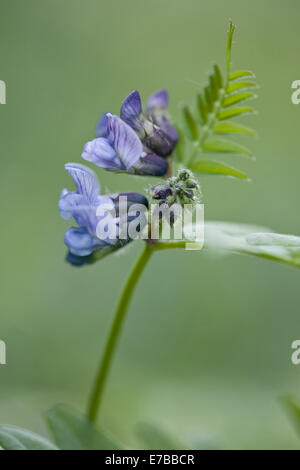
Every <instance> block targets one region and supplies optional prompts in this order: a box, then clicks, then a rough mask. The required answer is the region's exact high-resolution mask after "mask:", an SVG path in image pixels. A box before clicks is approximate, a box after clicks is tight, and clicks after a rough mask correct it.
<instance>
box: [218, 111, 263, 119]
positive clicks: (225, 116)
mask: <svg viewBox="0 0 300 470" xmlns="http://www.w3.org/2000/svg"><path fill="white" fill-rule="evenodd" d="M254 112H255V111H254V109H253V108H231V109H225V110H224V111H221V112H220V113H219V114H218V119H219V121H225V119H230V118H233V117H236V116H240V115H241V114H246V113H247V114H249V113H254Z"/></svg>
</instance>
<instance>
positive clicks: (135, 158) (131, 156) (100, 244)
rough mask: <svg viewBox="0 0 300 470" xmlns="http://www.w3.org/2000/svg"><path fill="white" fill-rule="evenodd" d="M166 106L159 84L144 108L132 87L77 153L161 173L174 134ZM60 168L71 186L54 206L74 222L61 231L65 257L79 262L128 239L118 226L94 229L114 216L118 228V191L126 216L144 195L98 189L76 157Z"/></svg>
mask: <svg viewBox="0 0 300 470" xmlns="http://www.w3.org/2000/svg"><path fill="white" fill-rule="evenodd" d="M167 107H168V93H167V91H166V90H159V91H157V92H156V93H154V94H153V95H151V97H150V98H149V100H148V102H147V107H146V113H145V114H144V113H143V109H142V103H141V97H140V94H139V93H138V92H137V91H133V92H132V93H130V94H129V95H128V96H127V98H125V100H124V101H123V103H122V106H121V111H120V117H118V116H115V115H112V114H110V113H105V114H103V115H102V116H101V118H100V121H99V123H98V125H97V129H96V135H97V137H96V138H95V139H94V140H92V141H90V142H87V143H86V144H85V146H84V149H83V152H82V158H83V159H84V160H86V161H88V162H92V163H94V164H95V165H97V166H99V167H101V168H103V169H105V170H108V171H114V172H126V173H130V174H137V175H152V176H163V175H165V174H166V173H167V171H168V157H169V156H170V155H171V153H172V151H173V149H174V147H175V145H176V143H177V140H178V137H177V133H176V130H175V128H174V127H173V125H172V124H171V122H170V121H169V119H168V117H167ZM65 168H66V170H67V171H68V173H69V174H70V176H71V177H72V179H73V181H74V183H75V186H76V191H68V190H67V189H63V190H62V192H61V196H60V200H59V211H60V214H61V217H62V218H63V219H64V220H71V219H74V220H75V222H76V224H77V225H76V226H72V227H70V228H68V229H67V231H66V232H65V237H64V241H65V244H66V245H67V247H68V249H69V253H68V256H67V260H68V261H69V262H70V263H72V264H74V265H82V264H85V263H86V262H90V260H91V257H92V256H93V254H94V253H99V252H107V251H109V252H110V251H113V250H116V249H118V248H120V247H122V246H124V244H126V243H128V242H129V241H130V237H128V238H127V239H125V240H124V239H122V240H121V239H120V238H119V237H118V230H117V233H116V236H114V237H109V236H108V237H107V238H105V239H104V238H100V237H99V236H98V235H97V227H98V226H99V223H100V222H101V221H103V220H104V219H105V221H106V220H108V221H109V220H111V219H112V218H113V222H114V225H115V226H116V227H117V228H118V229H120V230H121V228H120V220H119V219H120V218H119V199H120V196H126V198H127V208H128V209H127V210H128V213H127V220H132V219H134V218H135V217H138V216H139V215H140V214H136V213H133V214H132V213H131V212H130V207H131V206H133V205H134V204H140V205H143V206H144V207H148V200H147V198H146V197H145V196H144V195H142V194H138V193H132V192H129V193H118V194H109V195H101V194H100V185H99V182H98V179H97V176H96V175H95V173H94V172H93V171H92V170H91V169H90V168H88V167H86V166H84V165H81V164H78V163H68V164H66V165H65ZM145 223H146V222H145ZM142 229H143V227H142V226H141V227H140V230H142Z"/></svg>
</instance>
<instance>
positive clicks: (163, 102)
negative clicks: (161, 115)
mask: <svg viewBox="0 0 300 470" xmlns="http://www.w3.org/2000/svg"><path fill="white" fill-rule="evenodd" d="M168 104H169V95H168V92H167V90H165V89H164V88H163V89H161V90H157V91H155V92H154V93H153V94H152V95H151V96H150V98H149V99H148V102H147V114H148V116H151V115H152V112H153V111H154V110H155V109H167V107H168Z"/></svg>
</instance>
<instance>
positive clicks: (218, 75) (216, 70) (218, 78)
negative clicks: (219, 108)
mask: <svg viewBox="0 0 300 470" xmlns="http://www.w3.org/2000/svg"><path fill="white" fill-rule="evenodd" d="M214 74H215V77H216V83H217V85H218V88H222V87H223V78H222V73H221V70H220V67H219V66H218V64H215V65H214Z"/></svg>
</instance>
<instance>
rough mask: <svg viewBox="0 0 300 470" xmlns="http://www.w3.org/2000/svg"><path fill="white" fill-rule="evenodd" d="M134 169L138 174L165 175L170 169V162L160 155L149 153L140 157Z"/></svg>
mask: <svg viewBox="0 0 300 470" xmlns="http://www.w3.org/2000/svg"><path fill="white" fill-rule="evenodd" d="M134 170H135V173H136V174H138V175H152V176H163V175H165V174H166V173H167V171H168V163H167V161H166V160H165V159H164V158H162V157H159V156H158V155H155V154H147V155H145V156H143V157H141V158H140V160H139V161H138V162H137V164H136V165H135V166H134Z"/></svg>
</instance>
